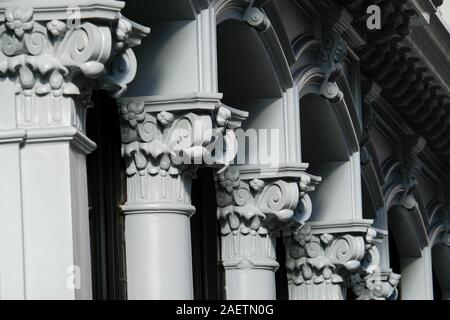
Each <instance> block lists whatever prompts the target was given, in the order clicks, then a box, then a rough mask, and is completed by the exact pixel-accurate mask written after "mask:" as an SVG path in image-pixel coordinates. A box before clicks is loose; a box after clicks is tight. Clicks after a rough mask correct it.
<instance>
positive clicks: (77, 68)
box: [0, 7, 149, 96]
mask: <svg viewBox="0 0 450 320" xmlns="http://www.w3.org/2000/svg"><path fill="white" fill-rule="evenodd" d="M33 15H34V12H33V8H30V7H15V8H7V9H6V11H5V21H6V22H5V23H4V24H2V25H1V26H0V42H1V50H0V76H13V77H16V76H17V80H18V82H17V89H16V93H21V92H27V93H28V94H30V93H31V94H32V93H34V94H36V95H38V96H45V95H48V94H50V93H52V94H53V95H54V96H78V95H80V94H82V92H83V91H84V90H85V89H86V91H91V90H92V88H93V87H97V88H102V89H106V90H109V91H110V92H112V93H113V94H114V95H115V96H118V95H120V94H122V93H123V92H124V91H125V89H126V84H127V83H128V82H130V81H131V80H132V78H133V77H134V74H133V73H134V70H133V68H134V67H135V66H133V65H132V64H133V61H134V54H133V52H132V51H131V49H130V47H131V46H132V45H131V43H133V44H136V42H133V41H131V40H130V41H129V42H130V45H127V43H128V39H129V37H130V35H131V33H132V30H133V25H132V23H131V22H130V21H128V20H127V19H125V18H118V19H117V21H115V22H113V23H111V22H106V21H105V22H104V23H102V22H99V21H96V23H95V24H94V23H91V22H89V21H86V20H82V21H81V22H80V24H79V25H76V26H71V27H69V26H68V25H67V24H66V22H64V21H62V20H51V21H35V20H34V19H33ZM111 25H112V26H111ZM136 26H137V25H136ZM148 32H149V30H148V29H147V28H143V27H142V33H141V35H140V36H141V37H144V36H145V35H146V34H147V33H148Z"/></svg>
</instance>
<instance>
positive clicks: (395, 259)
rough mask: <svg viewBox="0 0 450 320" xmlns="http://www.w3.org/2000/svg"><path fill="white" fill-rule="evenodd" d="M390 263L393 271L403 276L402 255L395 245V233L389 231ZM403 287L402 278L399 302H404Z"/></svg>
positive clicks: (398, 287)
mask: <svg viewBox="0 0 450 320" xmlns="http://www.w3.org/2000/svg"><path fill="white" fill-rule="evenodd" d="M389 262H390V267H391V269H392V271H393V272H394V273H396V274H400V275H401V274H402V267H401V264H400V253H399V251H398V247H397V244H396V243H395V240H394V236H393V232H392V230H391V229H389ZM401 285H402V279H401V278H400V283H399V285H398V286H397V290H398V300H402V296H401Z"/></svg>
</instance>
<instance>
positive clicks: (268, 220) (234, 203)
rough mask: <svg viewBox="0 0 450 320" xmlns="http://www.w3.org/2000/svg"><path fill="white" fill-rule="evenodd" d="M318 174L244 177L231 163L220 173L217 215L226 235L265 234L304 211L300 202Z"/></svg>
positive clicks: (316, 181)
mask: <svg viewBox="0 0 450 320" xmlns="http://www.w3.org/2000/svg"><path fill="white" fill-rule="evenodd" d="M319 181H320V179H319V178H317V177H313V176H310V175H308V174H306V173H304V174H303V175H302V176H301V178H300V179H299V181H295V180H292V179H291V180H287V181H285V180H282V179H265V180H261V179H253V180H250V181H241V180H240V175H239V170H238V169H237V168H235V167H230V168H228V170H225V171H222V172H220V173H219V174H218V175H217V197H216V198H217V205H218V208H217V218H218V220H219V221H220V224H221V234H222V235H223V236H226V235H233V236H237V235H239V234H242V235H251V236H257V235H259V236H266V235H268V234H270V233H271V232H273V231H276V230H277V229H280V228H283V227H285V226H286V225H287V224H290V223H295V222H294V221H293V219H294V218H295V216H296V215H297V214H301V212H300V211H301V210H303V207H302V206H301V205H300V204H301V203H302V200H303V199H304V198H306V197H308V196H307V194H306V193H307V192H310V191H313V190H314V186H315V185H316V184H318V182H319Z"/></svg>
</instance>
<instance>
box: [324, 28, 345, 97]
mask: <svg viewBox="0 0 450 320" xmlns="http://www.w3.org/2000/svg"><path fill="white" fill-rule="evenodd" d="M346 54H347V44H346V43H345V41H344V39H343V38H342V36H341V35H340V34H338V33H337V32H327V33H324V34H323V36H322V41H321V48H320V53H319V57H318V61H317V63H318V65H319V66H320V67H321V68H322V69H323V71H324V74H325V76H324V81H323V83H322V86H321V88H320V94H321V95H322V96H323V97H324V98H326V99H328V100H330V101H331V102H333V103H336V102H339V101H342V100H343V99H344V94H343V93H342V91H341V90H340V89H339V86H338V84H337V80H338V78H339V77H341V76H342V62H343V59H344V58H345V55H346Z"/></svg>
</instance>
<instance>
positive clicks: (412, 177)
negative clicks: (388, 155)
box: [400, 135, 427, 196]
mask: <svg viewBox="0 0 450 320" xmlns="http://www.w3.org/2000/svg"><path fill="white" fill-rule="evenodd" d="M426 144H427V141H426V140H425V139H424V138H423V137H421V136H418V135H412V136H407V137H406V138H405V140H404V143H403V148H404V149H403V163H402V167H401V173H400V175H401V184H402V185H403V186H404V188H405V196H407V195H410V194H411V193H412V192H414V190H415V188H416V187H417V183H418V181H417V178H418V177H419V175H420V173H421V171H422V168H423V163H422V161H421V160H420V158H419V155H420V154H421V153H422V152H423V151H424V150H425V147H426Z"/></svg>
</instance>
